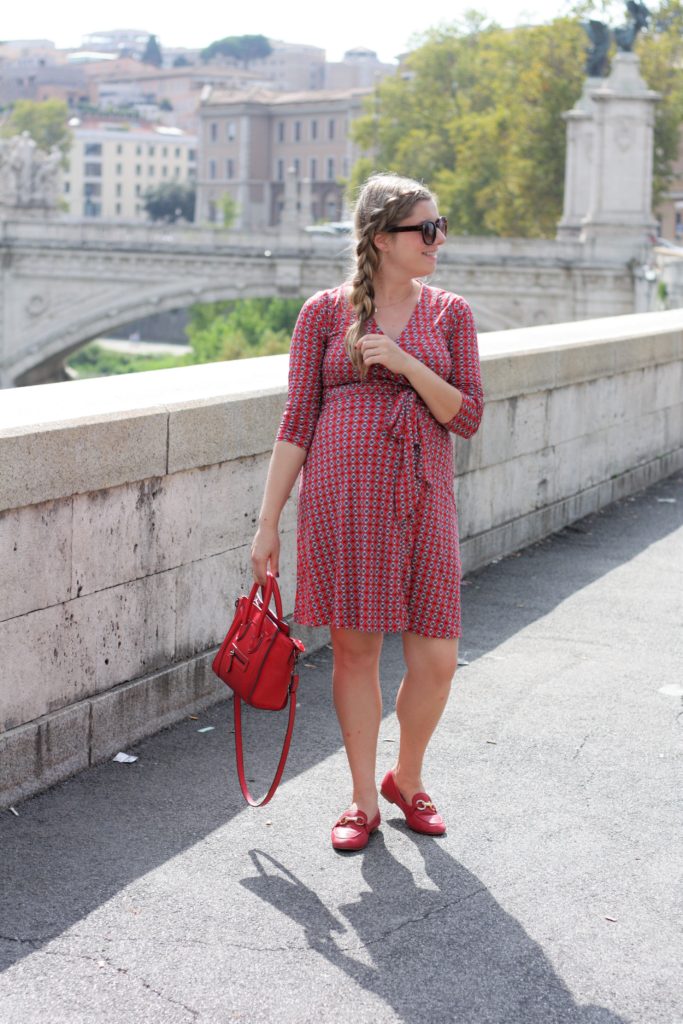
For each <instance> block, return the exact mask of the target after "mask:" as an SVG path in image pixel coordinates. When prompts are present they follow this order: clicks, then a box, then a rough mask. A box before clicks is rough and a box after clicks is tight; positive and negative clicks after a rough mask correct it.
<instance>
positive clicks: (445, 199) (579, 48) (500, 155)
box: [351, 0, 683, 237]
mask: <svg viewBox="0 0 683 1024" xmlns="http://www.w3.org/2000/svg"><path fill="white" fill-rule="evenodd" d="M585 6H586V5H585V4H577V7H576V10H575V12H574V14H572V15H571V16H565V17H561V18H555V19H554V20H553V21H551V22H549V23H547V24H544V25H535V26H520V27H517V28H514V29H509V30H507V29H502V28H500V27H499V26H498V25H496V24H495V23H491V22H487V21H486V19H485V18H484V17H483V16H481V15H478V14H476V13H473V14H469V15H468V17H467V19H466V21H465V22H463V23H461V24H456V25H452V26H450V27H447V28H442V29H438V30H434V31H431V32H429V33H427V35H426V36H425V37H423V41H422V44H421V45H420V46H418V48H417V49H416V50H414V51H413V52H412V53H411V54H410V55H409V56H408V57H407V58H406V60H405V63H404V65H402V67H401V69H400V72H399V73H398V74H397V75H395V76H393V77H391V78H388V79H385V80H384V81H382V82H381V83H380V84H379V85H378V86H377V88H376V89H375V91H374V94H373V96H372V97H370V98H369V100H368V101H366V109H365V114H364V115H363V116H362V117H361V118H360V119H358V120H357V121H356V122H355V125H354V127H353V132H354V136H355V139H356V141H357V142H358V143H359V145H360V146H361V148H362V150H363V151H364V156H363V157H362V158H361V159H360V160H359V161H358V162H357V164H356V165H355V166H354V168H353V172H352V177H351V187H352V189H354V188H356V187H357V186H358V185H360V183H361V182H362V181H363V180H364V179H365V178H366V177H367V175H368V173H370V172H372V171H375V170H392V171H396V172H398V173H400V174H407V175H409V176H410V177H414V178H418V179H421V180H424V181H425V182H427V183H428V184H429V185H430V186H432V187H433V188H434V189H435V191H436V192H437V194H438V196H439V203H440V207H441V208H442V211H443V212H444V213H445V214H446V215H447V216H448V218H449V226H450V227H451V228H452V230H453V231H454V232H457V233H460V234H473V235H487V234H494V235H501V236H521V237H552V236H553V235H554V234H555V230H556V225H557V222H558V220H559V219H560V216H561V213H562V202H563V192H564V165H565V149H566V127H565V122H564V120H563V118H562V114H563V113H564V112H565V111H567V110H570V109H571V107H572V106H573V105H574V103H575V102H576V100H577V99H578V97H579V95H580V94H581V89H582V86H583V82H584V81H585V71H584V64H585V52H586V44H587V38H586V35H585V33H584V31H583V29H582V28H581V20H582V17H585V15H586V11H585V10H584V8H585ZM662 19H663V20H662ZM682 28H683V12H682V0H663V2H662V3H661V4H660V7H659V8H658V10H657V12H655V17H654V20H653V27H652V28H651V30H650V31H649V32H648V33H644V34H642V35H641V37H640V38H639V42H638V44H637V47H636V50H637V52H639V53H640V54H641V59H642V64H641V70H642V73H643V75H644V77H645V79H646V81H647V82H648V84H649V85H650V87H651V88H654V89H657V90H658V91H660V92H661V93H662V96H663V99H662V102H661V104H660V105H659V107H658V110H657V122H656V136H655V146H656V176H655V199H656V197H657V195H658V194H659V193H660V192H661V190H662V188H663V187H664V184H665V183H666V182H667V180H668V178H669V175H670V168H671V164H672V161H673V159H674V158H675V156H676V154H677V151H678V137H679V131H680V126H681V121H682V119H683V42H682V38H681V29H682Z"/></svg>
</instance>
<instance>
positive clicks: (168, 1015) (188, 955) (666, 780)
mask: <svg viewBox="0 0 683 1024" xmlns="http://www.w3.org/2000/svg"><path fill="white" fill-rule="evenodd" d="M463 598H464V630H465V635H464V638H463V641H462V643H461V651H460V653H461V658H462V659H463V660H464V661H466V662H467V664H465V665H462V666H461V667H460V668H459V670H458V673H457V674H456V678H455V684H454V689H453V694H452V697H451V700H450V703H449V705H448V708H447V710H446V713H445V716H444V719H443V720H442V723H441V725H440V727H439V730H438V732H437V734H436V736H435V738H434V741H433V744H432V747H431V750H430V757H429V762H428V766H427V770H426V775H425V781H426V784H427V785H428V788H429V790H430V792H431V795H432V797H433V798H434V800H435V802H436V803H437V805H438V807H439V809H440V810H441V811H442V813H443V814H444V816H445V818H446V820H447V822H448V826H449V829H448V834H447V835H446V836H445V837H444V838H442V839H433V838H429V837H426V836H419V835H416V834H414V833H412V832H410V831H408V830H407V828H406V827H405V824H404V822H403V819H402V816H401V815H400V813H399V812H398V810H397V809H396V808H394V807H392V806H390V805H387V804H386V803H383V802H382V803H381V809H382V815H383V822H382V827H381V830H380V831H379V832H378V833H376V834H375V835H374V836H373V838H372V840H371V842H370V844H369V846H368V847H367V849H366V850H365V851H363V852H361V853H357V854H338V853H335V852H334V851H333V850H332V849H331V846H330V843H329V830H330V827H331V825H332V823H333V821H334V819H335V816H336V814H337V813H338V812H339V811H340V810H341V809H342V808H343V807H344V806H345V804H346V802H347V801H348V798H349V795H350V794H349V789H348V782H347V775H346V768H345V758H344V754H343V750H342V749H341V745H340V737H339V731H338V726H337V723H336V719H335V716H334V712H333V709H332V704H331V698H330V673H331V651H330V650H329V649H328V648H324V649H322V650H321V651H319V652H316V653H315V654H314V655H312V656H307V657H306V658H305V659H304V661H305V665H304V667H303V672H302V679H301V687H300V691H299V692H300V709H299V716H298V720H297V726H296V730H295V736H294V743H293V752H292V755H291V757H290V762H289V765H288V768H287V772H286V778H285V782H284V784H283V785H282V787H281V789H280V790H279V791H278V793H277V795H276V797H275V799H274V801H273V803H272V804H271V805H270V806H269V807H267V808H265V809H262V810H256V811H254V810H251V809H249V808H247V807H245V805H244V803H243V801H242V798H241V795H240V792H239V788H238V786H237V782H236V777H235V772H234V746H233V736H232V731H231V708H230V705H229V704H228V703H227V702H222V703H220V704H218V705H216V706H215V707H213V708H211V709H209V710H208V711H205V712H203V713H202V714H201V715H200V716H199V718H198V719H197V720H192V719H190V718H188V719H186V720H184V721H183V722H181V723H179V724H178V725H177V726H175V727H174V728H171V729H168V730H166V731H164V732H162V733H160V734H158V735H156V736H154V737H152V738H150V739H149V740H146V741H145V742H142V743H140V744H138V745H136V746H135V747H134V748H132V749H131V750H130V751H128V752H129V753H132V754H136V755H138V760H137V761H135V762H134V763H131V764H121V763H114V762H109V763H107V764H104V765H101V766H99V767H97V768H94V769H92V770H90V771H87V772H84V773H83V774H81V775H79V776H77V777H75V778H73V779H71V780H69V781H67V782H65V783H63V784H61V785H59V786H56V787H55V788H53V789H51V790H50V791H48V792H46V793H44V794H42V795H40V796H38V797H35V798H34V799H32V800H29V801H26V802H25V803H23V804H20V805H19V806H18V807H17V808H16V811H17V814H16V815H15V814H13V813H12V812H10V811H6V812H3V813H2V814H0V884H1V886H2V890H1V892H0V966H1V968H2V973H0V1021H1V1022H2V1024H34V1022H35V1024H37V1022H40V1024H86V1022H87V1024H100V1022H102V1024H104V1022H106V1024H147V1022H150V1024H191V1022H205V1024H228V1022H246V1024H275V1022H278V1024H309V1022H310V1024H327V1022H330V1024H332V1022H335V1024H336V1022H340V1021H344V1022H347V1021H348V1022H358V1024H365V1022H368V1024H369V1022H373V1024H389V1022H392V1024H393V1022H405V1024H422V1022H430V1024H431V1022H457V1024H554V1022H565V1021H566V1022H570V1021H571V1022H574V1021H575V1022H579V1024H626V1022H629V1024H683V977H682V974H681V962H682V961H683V939H682V936H681V922H682V921H683V906H682V902H683V900H682V891H683V890H682V887H681V864H682V860H683V859H682V857H681V837H682V836H683V829H682V828H681V825H682V817H683V815H682V813H681V790H682V787H681V773H680V768H681V739H682V737H683V701H682V698H683V643H682V635H683V474H678V475H676V476H674V477H672V478H670V479H668V480H666V481H663V482H661V483H659V484H657V485H655V486H653V487H652V488H650V489H649V490H647V491H645V492H643V493H641V494H639V495H637V496H635V497H632V498H628V499H625V500H623V501H621V502H618V503H616V504H615V505H612V506H610V507H609V508H608V509H605V510H603V511H602V512H601V513H598V514H596V515H594V516H590V517H588V518H586V519H584V520H581V521H580V522H578V523H576V524H574V525H573V526H571V527H568V528H567V529H565V530H562V531H561V532H560V533H558V534H555V535H554V536H552V537H550V538H548V539H547V540H545V541H542V542H540V543H538V544H535V545H533V546H532V547H530V548H528V549H526V550H524V551H522V552H520V553H518V554H517V555H514V556H512V557H510V558H506V559H504V560H502V561H500V562H498V563H497V564H493V565H490V566H488V567H486V568H485V569H483V570H481V571H480V572H478V573H476V574H474V575H472V576H471V577H470V578H469V579H468V580H467V581H466V585H465V587H464V590H463ZM401 673H402V657H401V642H400V637H396V636H389V637H387V638H386V639H385V643H384V649H383V654H382V682H383V688H384V693H385V707H386V715H385V719H384V722H383V726H382V732H381V738H380V757H379V764H378V777H380V776H381V774H383V772H384V771H385V770H386V768H387V767H389V766H390V765H391V763H392V760H393V756H394V752H395V750H396V741H397V724H396V719H395V717H394V714H393V708H392V705H393V698H394V695H395V692H396V687H397V685H398V682H399V680H400V677H401ZM283 728H284V721H283V720H282V718H278V717H276V716H272V715H268V714H264V713H261V714H255V715H250V716H249V720H248V722H247V739H246V742H247V749H248V751H249V754H250V755H251V759H252V764H253V765H258V772H256V770H255V769H251V772H250V774H251V777H254V776H255V778H254V787H255V788H256V789H258V788H259V785H262V784H263V783H264V782H265V781H266V775H267V772H268V770H269V765H268V764H267V760H268V750H269V749H270V748H271V747H272V746H273V745H274V744H276V743H277V740H278V737H279V736H281V735H282V730H283ZM202 730H205V731H202Z"/></svg>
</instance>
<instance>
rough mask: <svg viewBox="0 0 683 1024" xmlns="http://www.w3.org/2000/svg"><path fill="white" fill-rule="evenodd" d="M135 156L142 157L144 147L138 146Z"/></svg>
mask: <svg viewBox="0 0 683 1024" xmlns="http://www.w3.org/2000/svg"><path fill="white" fill-rule="evenodd" d="M135 155H136V156H142V146H136V147H135Z"/></svg>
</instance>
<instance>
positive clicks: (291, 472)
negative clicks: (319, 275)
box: [251, 292, 329, 586]
mask: <svg viewBox="0 0 683 1024" xmlns="http://www.w3.org/2000/svg"><path fill="white" fill-rule="evenodd" d="M328 318H329V308H328V295H327V293H325V292H318V293H316V295H314V296H313V297H312V298H311V299H309V300H308V301H307V302H305V303H304V305H303V307H302V309H301V312H300V314H299V317H298V319H297V322H296V326H295V328H294V333H293V335H292V343H291V345H290V349H289V375H288V379H289V386H288V394H287V402H286V404H285V409H284V412H283V414H282V419H281V421H280V427H279V429H278V432H277V436H276V438H275V444H274V446H273V454H272V455H271V457H270V465H269V467H268V476H267V478H266V486H265V490H264V494H263V502H262V504H261V512H260V513H259V523H258V529H257V531H256V535H255V536H254V539H253V541H252V545H251V566H252V571H253V573H254V578H255V579H256V580H258V582H259V583H260V584H261V585H262V586H265V583H266V571H267V569H268V568H270V571H271V572H272V573H277V572H278V571H279V560H280V537H279V532H278V531H279V525H280V515H281V513H282V509H283V508H284V507H285V503H286V501H287V499H288V497H289V495H290V494H291V493H292V487H293V486H294V483H295V481H296V478H297V477H298V475H299V471H300V469H301V467H302V466H303V464H304V462H305V461H306V454H307V452H308V448H309V447H310V444H311V440H312V438H313V433H314V431H315V425H316V423H317V420H318V415H319V413H320V401H321V396H322V358H323V353H324V350H325V340H326V337H327V324H328Z"/></svg>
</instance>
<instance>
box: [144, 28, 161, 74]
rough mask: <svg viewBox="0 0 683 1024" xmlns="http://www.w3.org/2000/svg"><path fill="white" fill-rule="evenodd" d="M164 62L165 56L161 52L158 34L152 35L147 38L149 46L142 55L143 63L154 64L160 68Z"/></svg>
mask: <svg viewBox="0 0 683 1024" xmlns="http://www.w3.org/2000/svg"><path fill="white" fill-rule="evenodd" d="M163 62H164V58H163V56H162V53H161V47H160V46H159V43H158V41H157V37H156V36H150V37H149V39H148V40H147V46H146V47H145V52H144V53H143V55H142V63H143V64H153V65H154V67H156V68H160V67H161V65H162V64H163Z"/></svg>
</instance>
